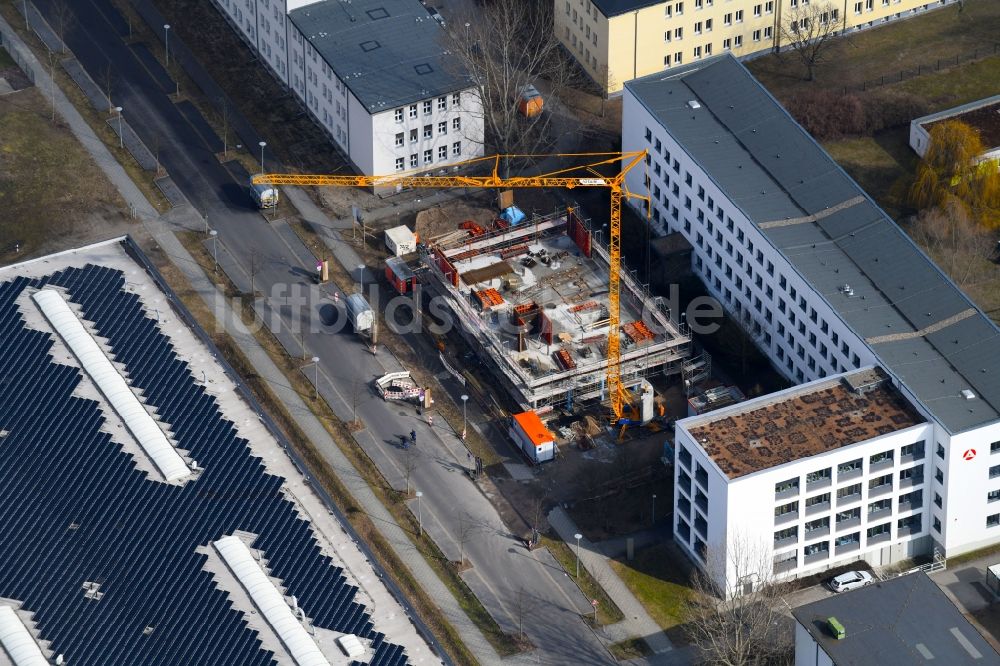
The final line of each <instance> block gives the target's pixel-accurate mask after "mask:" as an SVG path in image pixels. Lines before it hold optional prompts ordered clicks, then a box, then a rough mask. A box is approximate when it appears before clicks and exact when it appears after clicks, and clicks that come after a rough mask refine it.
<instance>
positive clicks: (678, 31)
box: [674, 28, 684, 39]
mask: <svg viewBox="0 0 1000 666" xmlns="http://www.w3.org/2000/svg"><path fill="white" fill-rule="evenodd" d="M674 39H684V28H675V29H674Z"/></svg>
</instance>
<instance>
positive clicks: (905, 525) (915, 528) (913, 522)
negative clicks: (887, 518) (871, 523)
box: [896, 513, 923, 536]
mask: <svg viewBox="0 0 1000 666" xmlns="http://www.w3.org/2000/svg"><path fill="white" fill-rule="evenodd" d="M896 527H897V528H898V529H900V530H905V532H904V534H913V533H914V532H919V531H920V530H922V529H923V521H922V520H921V515H920V514H919V513H916V514H913V515H912V516H907V517H906V518H900V519H899V520H897V521H896ZM900 536H902V535H900Z"/></svg>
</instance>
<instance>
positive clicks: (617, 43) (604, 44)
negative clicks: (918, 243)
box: [554, 0, 956, 93]
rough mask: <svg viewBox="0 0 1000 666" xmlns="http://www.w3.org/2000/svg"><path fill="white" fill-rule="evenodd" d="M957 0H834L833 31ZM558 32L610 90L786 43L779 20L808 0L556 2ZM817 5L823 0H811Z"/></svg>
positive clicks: (826, 15) (829, 18) (827, 17)
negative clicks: (729, 55)
mask: <svg viewBox="0 0 1000 666" xmlns="http://www.w3.org/2000/svg"><path fill="white" fill-rule="evenodd" d="M955 1H956V0H935V1H933V2H928V0H836V1H832V2H828V3H827V4H829V6H830V7H829V11H828V12H824V13H821V15H820V18H821V20H825V21H829V22H830V23H831V24H832V25H833V26H834V27H833V29H835V30H836V31H838V32H840V31H851V30H861V29H864V28H870V27H874V26H877V25H882V24H883V23H887V22H888V21H892V20H896V19H902V18H907V17H910V16H914V15H916V14H919V13H921V12H924V11H928V10H930V9H934V8H937V7H941V6H942V5H947V4H951V3H952V2H955ZM554 2H555V31H556V36H557V37H558V38H559V40H560V41H561V42H562V43H563V45H564V46H565V47H566V49H567V50H568V51H569V52H570V53H571V54H572V55H573V57H574V58H576V60H577V61H578V62H579V63H580V64H581V65H582V66H583V69H584V70H585V71H586V72H587V74H589V75H590V77H591V78H593V79H594V81H596V82H597V83H598V85H601V86H603V87H605V88H606V89H607V90H608V92H611V93H615V92H618V91H620V90H621V89H622V85H623V84H624V83H625V82H626V81H629V80H631V79H635V78H638V77H641V76H645V75H647V74H652V73H653V72H659V71H661V70H663V69H666V68H668V67H676V66H677V65H683V64H685V63H691V62H694V61H697V60H701V59H702V58H708V57H710V56H712V55H719V54H721V53H724V52H730V53H732V54H733V55H736V56H737V57H744V56H749V55H753V54H757V53H762V52H766V51H769V50H771V49H777V48H782V47H783V46H784V45H783V43H782V39H781V26H782V25H783V24H786V23H787V22H788V21H789V16H790V14H791V13H794V12H797V11H799V9H800V7H805V6H806V5H808V4H809V0H666V1H665V0H554ZM813 2H814V4H815V3H818V2H826V0H813Z"/></svg>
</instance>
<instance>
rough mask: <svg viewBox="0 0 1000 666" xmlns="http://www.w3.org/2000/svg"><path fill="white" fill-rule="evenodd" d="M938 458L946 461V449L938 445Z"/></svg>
mask: <svg viewBox="0 0 1000 666" xmlns="http://www.w3.org/2000/svg"><path fill="white" fill-rule="evenodd" d="M937 457H938V458H940V459H941V460H944V447H943V446H941V444H938V445H937Z"/></svg>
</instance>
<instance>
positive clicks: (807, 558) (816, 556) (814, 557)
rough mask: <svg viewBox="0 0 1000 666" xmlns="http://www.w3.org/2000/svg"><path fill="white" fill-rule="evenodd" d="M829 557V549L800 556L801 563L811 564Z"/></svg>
mask: <svg viewBox="0 0 1000 666" xmlns="http://www.w3.org/2000/svg"><path fill="white" fill-rule="evenodd" d="M829 557H830V549H829V548H828V549H826V550H818V551H816V552H815V553H810V554H809V555H804V556H803V557H802V565H803V566H805V565H807V564H812V563H813V562H822V561H823V560H825V559H827V558H829Z"/></svg>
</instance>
